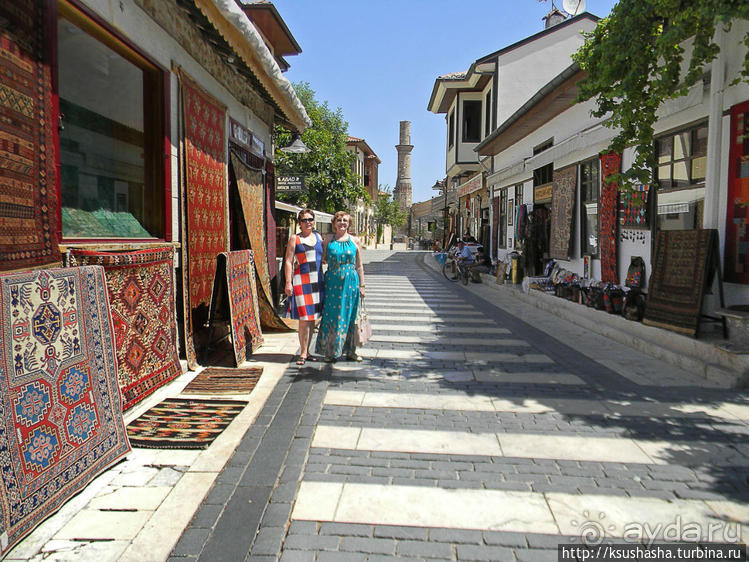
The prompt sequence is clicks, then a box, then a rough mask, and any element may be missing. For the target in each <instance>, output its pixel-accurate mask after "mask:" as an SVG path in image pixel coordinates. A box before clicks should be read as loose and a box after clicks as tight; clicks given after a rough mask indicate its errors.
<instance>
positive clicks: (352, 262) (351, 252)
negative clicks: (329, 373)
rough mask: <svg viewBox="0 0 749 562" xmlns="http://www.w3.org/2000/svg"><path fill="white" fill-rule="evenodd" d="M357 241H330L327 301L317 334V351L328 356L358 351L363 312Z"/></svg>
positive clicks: (326, 276) (326, 279) (326, 288)
mask: <svg viewBox="0 0 749 562" xmlns="http://www.w3.org/2000/svg"><path fill="white" fill-rule="evenodd" d="M356 251H357V250H356V244H355V243H354V241H353V240H352V239H351V238H349V239H348V240H346V241H345V242H340V241H338V240H335V239H332V240H331V241H330V242H328V250H327V259H328V271H327V272H326V273H325V291H326V295H325V303H324V306H323V313H322V322H321V323H320V330H319V331H318V334H317V347H316V352H317V353H319V354H320V355H325V356H326V357H340V356H342V355H352V354H354V353H355V352H356V343H355V340H354V334H355V332H356V327H355V324H356V314H357V312H358V311H359V274H358V273H357V272H356Z"/></svg>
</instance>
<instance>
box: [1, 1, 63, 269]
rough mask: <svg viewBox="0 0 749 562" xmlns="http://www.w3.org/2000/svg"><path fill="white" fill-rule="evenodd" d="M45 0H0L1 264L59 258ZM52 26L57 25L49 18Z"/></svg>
mask: <svg viewBox="0 0 749 562" xmlns="http://www.w3.org/2000/svg"><path fill="white" fill-rule="evenodd" d="M46 6H47V3H46V2H40V1H35V0H14V1H13V2H0V22H2V24H0V76H2V80H1V81H0V270H4V271H8V270H13V269H28V268H33V267H38V266H43V265H48V264H51V263H55V262H59V261H60V252H59V249H58V246H57V244H58V242H59V230H60V224H59V217H58V213H59V200H58V193H57V174H56V168H55V161H54V154H55V146H54V138H53V135H54V131H53V119H52V82H51V78H50V61H49V60H47V59H46V53H47V52H49V50H50V49H49V45H46V42H47V41H48V40H49V39H48V38H49V37H50V35H49V34H48V33H47V30H46V27H45V24H46V22H47V20H46ZM55 25H56V24H55Z"/></svg>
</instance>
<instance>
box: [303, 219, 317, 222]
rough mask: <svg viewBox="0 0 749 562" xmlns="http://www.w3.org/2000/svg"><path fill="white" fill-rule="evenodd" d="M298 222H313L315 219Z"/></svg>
mask: <svg viewBox="0 0 749 562" xmlns="http://www.w3.org/2000/svg"><path fill="white" fill-rule="evenodd" d="M300 222H315V219H302V220H301V221H300Z"/></svg>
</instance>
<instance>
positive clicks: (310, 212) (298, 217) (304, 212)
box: [296, 209, 315, 222]
mask: <svg viewBox="0 0 749 562" xmlns="http://www.w3.org/2000/svg"><path fill="white" fill-rule="evenodd" d="M304 215H311V216H312V218H313V219H314V218H315V212H314V211H313V210H312V209H302V210H301V211H299V212H298V213H297V214H296V220H297V222H301V221H302V217H303V216H304Z"/></svg>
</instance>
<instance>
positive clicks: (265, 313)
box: [231, 151, 291, 331]
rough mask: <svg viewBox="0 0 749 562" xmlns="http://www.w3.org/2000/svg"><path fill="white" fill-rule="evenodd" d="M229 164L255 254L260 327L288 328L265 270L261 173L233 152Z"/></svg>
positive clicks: (265, 256) (281, 329) (266, 261)
mask: <svg viewBox="0 0 749 562" xmlns="http://www.w3.org/2000/svg"><path fill="white" fill-rule="evenodd" d="M231 166H232V170H233V172H234V177H235V178H236V182H237V191H238V192H239V198H240V200H241V202H242V214H243V216H244V223H245V227H246V228H247V236H248V238H249V241H250V248H251V249H252V251H253V255H254V257H255V272H256V274H257V279H258V281H259V284H260V287H259V291H258V303H259V308H260V323H261V325H262V326H263V328H268V329H270V330H280V331H289V330H290V329H291V327H290V326H289V324H287V323H286V322H284V320H283V318H281V317H280V316H279V315H278V313H277V312H276V309H275V307H274V306H273V293H272V292H271V288H270V273H269V271H268V257H267V253H266V248H265V221H264V220H263V216H264V205H265V204H264V201H263V199H264V187H263V174H262V171H261V170H256V169H254V168H252V167H250V166H248V165H247V164H246V163H245V162H244V161H243V160H242V158H241V157H240V156H239V155H238V154H236V153H235V152H233V151H232V153H231Z"/></svg>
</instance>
